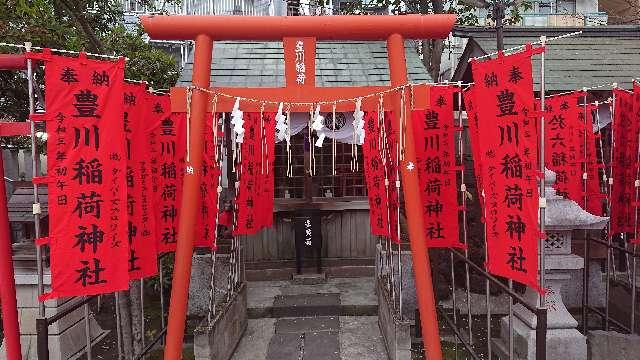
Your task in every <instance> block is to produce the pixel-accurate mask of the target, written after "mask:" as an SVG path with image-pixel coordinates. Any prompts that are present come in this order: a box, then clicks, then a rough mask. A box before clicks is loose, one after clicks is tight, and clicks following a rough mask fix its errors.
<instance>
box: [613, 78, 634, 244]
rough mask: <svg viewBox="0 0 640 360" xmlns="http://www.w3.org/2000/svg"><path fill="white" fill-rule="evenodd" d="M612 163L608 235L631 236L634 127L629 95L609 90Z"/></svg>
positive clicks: (632, 223)
mask: <svg viewBox="0 0 640 360" xmlns="http://www.w3.org/2000/svg"><path fill="white" fill-rule="evenodd" d="M613 94H614V97H615V103H614V117H613V136H614V139H613V144H614V146H613V161H612V178H613V184H612V185H611V221H610V229H609V230H610V234H611V235H614V234H617V233H625V232H628V233H633V232H634V220H635V208H634V202H635V187H634V185H635V180H636V162H637V157H638V124H637V122H636V121H634V116H633V93H631V92H629V91H626V90H622V89H613Z"/></svg>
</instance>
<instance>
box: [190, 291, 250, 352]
mask: <svg viewBox="0 0 640 360" xmlns="http://www.w3.org/2000/svg"><path fill="white" fill-rule="evenodd" d="M247 324H248V317H247V285H246V283H244V284H242V285H241V286H240V289H238V292H237V293H236V294H235V295H234V296H232V297H231V299H230V301H229V302H227V303H225V304H223V306H221V307H220V308H218V309H217V311H216V316H215V317H214V318H213V321H212V323H211V324H209V323H208V319H206V318H205V319H204V320H202V322H201V323H200V325H199V326H198V327H197V328H196V329H195V330H194V331H193V336H194V343H193V348H194V356H195V359H196V360H229V359H231V356H232V355H233V352H234V350H235V348H236V346H237V345H238V343H239V342H240V339H241V338H242V335H243V334H244V332H245V330H246V329H247Z"/></svg>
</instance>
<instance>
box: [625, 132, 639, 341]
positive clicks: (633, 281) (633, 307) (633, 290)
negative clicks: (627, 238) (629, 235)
mask: <svg viewBox="0 0 640 360" xmlns="http://www.w3.org/2000/svg"><path fill="white" fill-rule="evenodd" d="M638 164H640V132H639V133H638V150H637V153H636V181H635V182H634V187H635V201H634V203H633V204H634V206H633V208H634V222H633V241H634V242H636V241H638V200H639V198H640V167H638ZM626 247H627V242H625V248H626ZM625 254H626V256H627V262H628V261H629V254H627V253H625ZM632 266H633V269H631V271H629V269H628V266H627V271H628V272H629V274H631V279H630V280H631V281H630V284H631V326H630V327H629V329H631V333H632V334H633V333H634V332H635V326H636V244H633V260H632Z"/></svg>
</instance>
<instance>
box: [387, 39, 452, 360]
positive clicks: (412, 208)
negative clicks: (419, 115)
mask: <svg viewBox="0 0 640 360" xmlns="http://www.w3.org/2000/svg"><path fill="white" fill-rule="evenodd" d="M387 51H388V56H389V73H390V78H391V86H392V87H396V86H402V85H403V84H406V83H407V64H406V59H405V48H404V39H403V37H402V36H401V35H399V34H392V35H390V36H389V37H388V38H387ZM400 103H401V101H400V95H399V94H398V95H396V96H394V101H393V108H394V109H395V117H396V119H397V120H398V128H401V126H402V119H401V117H400V110H401V104H400ZM398 134H399V133H398ZM405 144H406V147H405V157H404V161H402V162H401V163H400V164H398V166H401V169H400V171H401V173H402V182H403V183H404V199H405V210H406V211H405V212H406V214H407V224H408V230H409V242H410V245H411V254H412V256H413V270H414V274H415V281H416V295H417V297H418V308H419V309H420V322H421V324H422V329H423V337H422V341H423V343H424V348H425V352H426V353H427V354H428V357H429V360H442V349H441V346H440V335H439V329H438V316H437V315H436V304H435V297H434V293H433V282H432V278H431V264H430V261H429V253H428V251H427V242H426V238H425V237H426V236H425V231H424V223H423V218H422V204H421V202H420V186H419V182H418V171H417V169H415V164H416V149H415V143H414V139H413V131H407V132H406V139H405Z"/></svg>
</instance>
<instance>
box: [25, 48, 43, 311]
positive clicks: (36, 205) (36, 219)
mask: <svg viewBox="0 0 640 360" xmlns="http://www.w3.org/2000/svg"><path fill="white" fill-rule="evenodd" d="M25 49H26V50H27V51H31V43H29V42H26V43H25ZM27 84H28V86H29V114H35V112H36V111H35V100H34V89H33V88H34V86H33V60H31V59H27ZM29 125H30V130H31V134H30V135H31V157H32V159H31V161H32V163H31V165H32V166H31V169H32V170H31V171H32V178H33V177H37V176H39V175H40V174H39V169H40V167H39V166H38V165H39V162H38V157H39V154H38V144H37V142H36V125H35V122H33V121H30V124H29ZM33 210H34V211H33V226H34V230H35V231H34V237H35V238H36V239H38V238H40V236H41V233H40V196H39V194H38V184H35V183H34V184H33ZM36 268H37V272H38V295H42V294H43V293H44V279H43V277H44V274H43V271H44V270H43V264H42V249H41V248H40V246H37V245H36ZM38 316H40V317H41V318H44V317H45V307H44V302H41V301H39V302H38Z"/></svg>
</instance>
